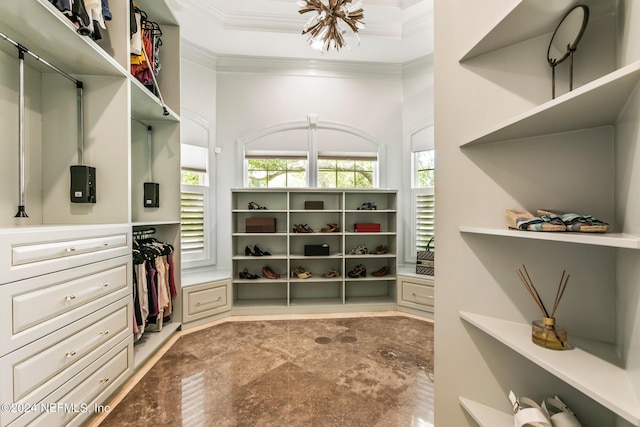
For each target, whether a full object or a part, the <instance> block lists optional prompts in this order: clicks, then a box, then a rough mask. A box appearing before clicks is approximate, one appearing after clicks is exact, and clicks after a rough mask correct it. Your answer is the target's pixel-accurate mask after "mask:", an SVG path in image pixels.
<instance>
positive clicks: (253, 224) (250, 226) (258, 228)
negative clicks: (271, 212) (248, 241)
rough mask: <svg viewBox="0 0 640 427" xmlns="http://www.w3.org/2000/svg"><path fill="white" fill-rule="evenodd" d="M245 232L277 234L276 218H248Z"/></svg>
mask: <svg viewBox="0 0 640 427" xmlns="http://www.w3.org/2000/svg"><path fill="white" fill-rule="evenodd" d="M245 232H247V233H275V232H276V219H275V218H246V219H245Z"/></svg>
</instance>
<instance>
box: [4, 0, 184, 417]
mask: <svg viewBox="0 0 640 427" xmlns="http://www.w3.org/2000/svg"><path fill="white" fill-rule="evenodd" d="M136 3H138V4H139V7H140V8H141V9H142V10H144V11H145V13H146V15H147V16H148V18H149V19H150V20H152V21H155V22H157V23H158V24H160V27H161V30H162V35H161V38H162V46H161V48H160V54H159V58H160V61H161V64H162V67H161V70H160V71H159V73H158V76H157V77H158V78H157V80H158V85H159V88H160V92H161V93H162V99H160V97H159V96H156V95H155V94H153V93H152V92H151V91H149V90H148V89H147V88H146V87H145V86H143V85H142V84H141V83H140V82H138V80H136V79H135V78H134V77H133V76H132V75H131V73H130V60H131V55H130V52H131V46H130V43H131V42H130V30H129V29H130V25H129V24H130V16H129V2H128V1H112V2H111V3H110V11H111V13H112V15H113V19H112V20H111V21H108V22H107V30H106V31H102V32H101V33H102V39H101V40H98V41H93V40H92V39H91V38H89V37H85V36H81V35H79V34H78V33H77V31H76V28H75V27H74V25H73V24H72V23H71V22H70V21H69V20H68V19H67V18H66V17H65V16H64V15H63V14H62V13H61V12H60V11H59V10H57V8H56V7H55V6H54V5H52V4H51V2H50V1H48V0H29V1H21V2H17V3H16V4H9V3H7V2H2V3H1V4H0V33H2V34H4V35H6V36H8V37H9V38H10V39H12V40H13V41H15V42H16V43H19V44H20V45H22V46H24V47H25V48H26V49H29V50H30V51H31V52H33V53H34V54H36V55H39V56H40V57H42V59H44V60H45V61H47V62H49V63H51V64H52V65H54V66H55V67H56V68H58V69H59V70H61V71H63V72H64V73H67V74H69V75H70V76H71V77H72V78H73V79H77V80H78V81H81V82H82V83H83V104H84V106H83V125H84V132H83V136H84V151H83V158H84V164H87V165H89V166H92V167H94V168H95V169H96V176H95V182H96V196H97V197H96V203H72V202H71V201H70V166H72V165H76V164H78V162H79V155H78V154H79V150H78V146H77V145H78V144H77V142H78V139H79V138H78V136H79V135H78V123H77V90H76V86H75V85H74V84H73V83H72V82H71V81H69V80H68V79H66V78H65V77H63V76H61V75H59V74H58V73H56V72H54V71H53V70H52V69H51V68H49V67H47V66H46V65H44V63H42V62H39V61H37V60H35V59H34V58H33V57H31V56H30V55H28V54H27V55H25V61H24V88H25V94H24V95H25V96H24V101H25V103H24V104H25V108H24V128H23V130H24V135H25V138H24V141H25V153H24V154H25V155H24V166H25V167H24V175H25V176H24V178H25V179H24V181H25V183H26V185H25V187H24V189H20V188H19V181H20V180H19V173H18V168H19V166H18V163H19V162H18V158H19V156H18V152H19V144H18V141H19V134H20V126H19V125H18V123H19V121H18V111H19V104H20V102H19V101H20V99H19V95H18V94H19V91H18V88H19V79H18V76H19V72H18V69H19V61H18V49H17V48H16V47H15V46H14V45H12V44H10V43H8V42H7V41H5V40H4V39H0V129H2V131H3V138H4V139H3V141H5V142H6V143H3V144H2V148H0V154H1V155H0V178H1V179H2V182H3V185H2V186H0V206H2V209H0V211H1V212H0V259H1V260H2V261H1V263H0V307H1V308H2V313H0V316H2V322H0V325H1V326H0V343H1V344H2V345H1V346H0V348H1V350H0V361H1V362H0V370H1V371H2V378H3V381H4V380H5V379H6V381H4V382H3V385H2V387H3V388H2V389H1V390H0V393H1V394H2V399H1V400H2V401H3V402H14V401H16V400H20V401H25V399H26V401H29V402H33V401H37V400H42V399H44V398H46V399H47V401H48V402H53V401H56V400H55V399H58V400H57V401H61V400H60V399H63V398H65V399H66V398H69V399H72V398H73V399H72V400H70V401H73V402H74V403H75V402H78V403H80V402H87V403H89V402H92V403H104V401H105V399H107V398H108V397H109V395H110V394H111V393H112V392H113V391H114V390H115V389H116V388H117V387H118V386H119V385H120V384H122V381H124V379H126V378H127V377H128V376H129V375H130V374H131V372H132V369H133V367H134V351H133V339H132V335H133V325H132V320H131V319H132V316H133V315H132V307H133V305H132V300H131V294H132V286H131V285H132V280H133V271H132V264H131V250H132V241H131V236H132V230H139V229H143V228H144V229H146V228H151V227H153V228H155V230H156V233H155V235H154V237H156V238H157V239H159V240H162V241H165V242H167V243H170V244H171V245H173V247H174V251H175V254H174V257H173V264H174V267H175V271H176V275H175V279H176V280H175V285H176V290H177V296H176V299H175V300H174V301H173V305H174V308H175V309H174V312H173V315H172V322H171V324H170V325H169V326H167V327H166V328H163V330H162V331H161V332H157V333H154V334H153V335H152V336H151V337H149V339H147V340H146V342H145V345H144V348H143V349H140V348H138V349H136V351H135V353H136V354H135V365H140V364H141V363H142V362H144V361H145V360H146V359H147V358H148V357H149V356H150V355H151V354H153V353H154V352H155V350H157V349H158V348H159V347H160V345H162V343H163V342H164V341H165V340H166V339H167V338H168V337H169V336H171V334H172V333H173V332H175V331H176V330H177V329H178V328H179V327H180V324H181V320H182V301H181V291H180V287H181V281H180V265H181V263H180V85H179V84H178V83H177V82H179V81H180V29H179V26H178V23H177V21H176V20H175V19H174V17H173V15H172V13H171V12H170V10H169V8H168V6H167V2H165V1H164V0H138V1H137V2H136ZM165 111H166V114H164V113H165ZM132 117H135V119H137V120H139V121H143V122H144V123H145V124H147V125H149V126H151V127H152V129H153V138H152V150H151V152H149V151H148V150H147V133H146V127H142V126H140V125H138V124H137V123H138V122H135V121H132ZM148 153H151V156H150V158H149V156H148ZM148 165H151V171H150V170H149V167H148ZM150 172H152V175H153V179H154V182H157V183H159V184H160V207H158V208H146V207H144V205H143V199H142V191H143V185H144V182H147V181H148V180H149V179H148V177H149V175H150ZM21 190H24V195H25V202H26V203H25V210H26V213H27V215H28V217H27V218H15V217H14V215H15V214H16V211H17V207H18V198H19V193H20V191H21ZM105 310H106V311H105ZM107 312H108V313H107ZM116 313H117V314H116ZM111 315H113V316H116V317H109V316H111ZM105 316H106V317H105ZM112 320H113V321H115V320H117V322H119V323H117V324H115V323H113V324H112V323H111V322H112ZM123 321H124V322H126V323H122V322H123ZM102 322H106V323H104V324H103V323H102ZM97 325H101V326H100V327H99V328H98V326H97ZM95 328H98V329H99V330H98V329H95ZM94 329H95V330H94ZM105 331H108V332H105ZM87 334H89V335H87ZM80 338H82V341H83V345H81V344H79V343H77V342H76V341H77V340H78V339H80ZM63 347H64V348H68V350H64V354H67V353H69V354H72V353H73V356H69V357H68V358H66V359H64V360H62V359H60V360H57V361H55V362H54V361H53V359H54V358H56V357H58V358H59V352H58V350H60V351H62V348H63ZM78 348H79V349H80V350H78ZM51 352H53V353H51ZM39 354H40V355H41V356H38V355H39ZM42 355H47V357H48V356H51V358H53V359H52V362H51V363H50V364H48V363H42V362H41V361H40V359H38V357H43V356H42ZM80 355H81V356H80ZM18 359H19V360H18ZM75 360H77V361H75ZM63 361H64V363H68V364H69V365H68V366H67V365H65V366H67V367H64V368H63V367H62V365H60V364H59V363H62V362H63ZM47 362H48V361H47ZM49 368H51V369H54V370H55V372H56V373H55V374H52V373H51V372H40V371H38V369H49ZM33 381H39V382H38V384H35V383H33ZM36 415H39V414H36ZM75 415H78V414H77V413H76V414H64V415H62V414H58V415H54V414H43V415H42V416H41V417H39V418H38V419H37V420H36V421H35V422H36V423H43V425H53V424H55V425H62V424H64V423H68V422H70V423H71V424H72V425H73V424H74V423H75V424H80V423H82V420H84V419H85V418H86V417H87V416H88V414H85V413H82V414H80V415H78V416H75ZM8 416H9V415H7V414H4V413H3V414H2V415H0V420H1V422H0V424H1V425H5V424H7V423H8V422H9V421H7V420H8V418H7V417H8ZM58 416H63V418H56V417H58ZM33 420H35V415H33V416H32V414H25V415H24V416H22V417H20V418H18V419H15V421H13V423H12V425H24V424H26V423H29V422H31V421H33Z"/></svg>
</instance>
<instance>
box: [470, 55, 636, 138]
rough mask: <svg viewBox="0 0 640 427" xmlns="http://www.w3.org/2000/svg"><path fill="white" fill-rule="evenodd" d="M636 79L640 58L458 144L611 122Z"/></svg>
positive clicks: (563, 130)
mask: <svg viewBox="0 0 640 427" xmlns="http://www.w3.org/2000/svg"><path fill="white" fill-rule="evenodd" d="M638 81H640V61H638V62H634V63H632V64H629V65H627V66H626V67H623V68H620V69H619V70H616V71H614V72H612V73H610V74H607V75H606V76H603V77H601V78H599V79H596V80H594V81H592V82H589V83H587V84H585V85H583V86H581V87H579V88H577V89H574V90H573V91H571V92H568V93H566V94H564V95H562V96H559V97H558V98H556V99H554V100H551V101H549V102H546V103H544V104H542V105H540V106H538V107H535V108H532V109H531V110H529V111H527V112H525V113H522V114H520V115H517V116H515V117H513V118H511V119H510V120H507V121H506V122H504V123H501V124H499V125H498V126H495V127H493V128H492V129H489V130H488V131H486V132H483V133H482V134H480V135H479V136H477V137H475V138H473V139H471V140H469V141H467V142H465V143H463V144H461V146H462V147H466V146H470V145H474V144H483V143H489V142H498V141H508V140H517V139H522V138H531V137H536V136H542V135H551V134H556V133H562V132H571V131H577V130H582V129H588V128H595V127H600V126H611V125H614V124H615V123H616V121H617V119H618V116H619V114H620V112H621V111H622V109H623V108H624V106H625V105H626V104H627V101H628V100H629V97H630V96H631V94H632V93H633V90H634V88H635V86H636V85H637V84H638Z"/></svg>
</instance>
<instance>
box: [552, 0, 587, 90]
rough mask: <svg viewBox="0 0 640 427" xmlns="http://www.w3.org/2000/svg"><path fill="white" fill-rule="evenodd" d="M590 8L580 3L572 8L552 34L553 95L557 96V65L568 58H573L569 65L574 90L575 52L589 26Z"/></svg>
mask: <svg viewBox="0 0 640 427" xmlns="http://www.w3.org/2000/svg"><path fill="white" fill-rule="evenodd" d="M588 21H589V8H588V7H587V6H585V5H578V6H575V7H574V8H572V9H570V10H569V11H568V12H567V13H566V14H565V15H564V17H562V19H561V20H560V23H559V24H558V26H557V27H556V30H555V31H554V32H553V36H551V41H550V42H549V48H548V49H547V62H549V65H550V66H551V70H552V77H551V79H552V82H551V97H552V98H555V97H556V65H558V64H559V63H561V62H562V61H564V60H565V59H567V58H571V61H570V62H571V64H570V65H569V90H570V91H571V90H573V53H574V52H575V51H576V49H577V48H578V42H579V41H580V39H581V38H582V35H583V34H584V30H585V28H587V22H588Z"/></svg>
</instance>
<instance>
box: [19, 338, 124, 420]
mask: <svg viewBox="0 0 640 427" xmlns="http://www.w3.org/2000/svg"><path fill="white" fill-rule="evenodd" d="M132 351H133V350H132V348H131V345H128V346H127V345H126V342H122V343H120V344H118V345H117V346H116V347H114V348H113V349H112V350H110V351H109V353H107V354H105V355H104V356H103V357H101V358H100V359H98V360H97V361H96V362H95V363H94V364H92V365H91V366H89V367H88V368H87V369H86V370H85V371H83V372H82V375H84V376H86V379H85V380H84V381H83V382H82V383H80V384H79V385H78V386H76V387H75V388H73V389H72V390H71V391H70V392H68V393H67V394H65V395H63V396H61V397H58V396H55V395H56V394H58V393H54V394H52V396H51V398H48V399H46V404H47V405H52V404H53V403H61V404H63V405H64V404H67V408H66V409H67V410H66V411H65V410H64V409H65V408H64V407H62V408H60V409H62V410H59V409H58V408H56V409H57V410H56V411H53V410H49V411H47V412H44V411H40V412H44V413H42V414H41V415H40V416H39V417H38V418H37V419H36V420H35V421H34V422H33V423H32V424H29V425H30V426H43V427H49V426H63V425H67V424H69V423H72V424H76V420H77V421H78V423H80V422H81V420H82V419H85V418H87V417H89V416H90V414H91V413H93V412H94V411H95V406H94V404H92V401H94V399H96V397H98V401H100V397H102V398H103V399H105V398H106V397H108V394H109V392H110V391H111V390H113V389H115V387H117V386H118V385H119V383H121V382H122V381H123V380H124V379H125V378H126V374H127V372H128V371H129V370H130V369H131V360H132V359H131V357H130V353H131V352H132ZM101 394H102V396H100V395H101ZM45 407H47V406H46V405H45ZM111 409H113V408H111ZM19 421H22V420H19Z"/></svg>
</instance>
